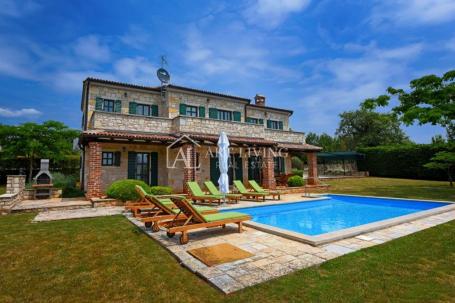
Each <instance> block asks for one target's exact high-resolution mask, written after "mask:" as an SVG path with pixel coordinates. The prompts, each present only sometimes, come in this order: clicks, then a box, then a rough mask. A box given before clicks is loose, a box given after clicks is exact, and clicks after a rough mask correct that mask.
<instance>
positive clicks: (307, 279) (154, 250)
mask: <svg viewBox="0 0 455 303" xmlns="http://www.w3.org/2000/svg"><path fill="white" fill-rule="evenodd" d="M351 181H352V182H351V183H350V184H351V185H352V184H356V183H357V182H362V183H364V182H366V181H365V180H364V179H355V180H351ZM343 182H344V181H343ZM400 182H401V181H400ZM335 183H336V185H335V186H336V187H337V189H336V190H338V191H341V190H342V187H341V186H342V184H340V183H339V181H335ZM352 186H353V188H354V189H356V188H357V186H354V185H352ZM368 186H369V185H367V184H366V183H364V184H363V185H358V187H365V190H366V192H362V193H363V194H371V193H370V192H369V191H370V190H369V187H368ZM401 186H404V185H401ZM412 186H414V185H412ZM436 187H439V185H438V186H436ZM354 189H353V190H354ZM358 191H359V189H358V188H357V189H356V191H354V192H353V193H360V192H358ZM433 191H434V190H433V189H431V188H430V189H429V190H428V195H424V196H420V198H432V197H434V195H435V194H434V193H433ZM449 193H451V191H449ZM379 194H381V193H379ZM440 194H441V193H440ZM389 195H390V194H389ZM439 198H441V197H439ZM33 216H34V214H20V215H9V216H2V217H0V302H88V301H90V302H249V301H252V302H254V301H259V302H314V301H317V302H396V301H405V302H434V301H439V302H447V301H451V300H453V298H454V297H455V233H454V232H453V231H454V230H455V221H452V222H449V223H447V224H444V225H439V226H436V227H434V228H431V229H427V230H425V231H422V232H419V233H416V234H413V235H410V236H407V237H404V238H400V239H397V240H394V241H391V242H388V243H386V244H384V245H379V246H375V247H371V248H368V249H364V250H361V251H358V252H355V253H352V254H349V255H345V256H343V257H340V258H337V259H334V260H332V261H329V262H326V263H324V264H322V265H321V266H318V267H313V268H309V269H305V270H301V271H298V272H295V273H293V274H290V275H288V276H285V277H281V278H278V279H275V280H271V281H269V282H266V283H263V284H260V285H257V286H253V287H250V288H247V289H244V290H242V291H239V292H236V293H234V294H231V295H227V296H225V295H223V294H221V293H220V292H218V291H217V290H215V289H214V288H212V287H211V286H209V285H208V284H207V283H206V282H204V281H202V280H201V279H199V278H198V277H197V276H196V275H194V274H191V273H190V272H189V271H187V270H186V269H184V268H182V267H180V266H179V265H178V264H177V262H176V261H175V259H173V258H172V257H171V255H170V254H169V253H168V252H167V251H165V250H164V249H163V248H161V247H160V246H159V245H158V244H157V243H156V242H154V241H153V240H151V239H149V238H148V237H147V236H145V235H144V234H143V233H141V232H140V231H139V230H138V229H136V228H135V227H134V226H133V225H131V224H130V223H129V222H128V221H127V220H126V219H125V218H123V217H121V216H114V217H103V218H94V219H81V220H70V221H56V222H47V223H33V224H32V223H30V220H31V219H32V218H33Z"/></svg>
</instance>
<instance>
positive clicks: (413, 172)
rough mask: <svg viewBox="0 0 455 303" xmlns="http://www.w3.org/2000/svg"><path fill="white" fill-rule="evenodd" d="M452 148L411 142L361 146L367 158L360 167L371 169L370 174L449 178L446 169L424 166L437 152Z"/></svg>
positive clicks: (360, 162)
mask: <svg viewBox="0 0 455 303" xmlns="http://www.w3.org/2000/svg"><path fill="white" fill-rule="evenodd" d="M446 150H451V151H454V150H455V148H454V147H453V146H451V147H449V146H448V145H433V144H409V145H392V146H377V147H367V148H361V149H359V150H358V152H360V153H363V154H364V155H365V158H364V159H363V160H359V162H358V168H359V170H362V171H369V172H370V176H376V177H392V178H407V179H423V180H447V174H446V172H444V171H437V170H430V169H427V168H425V167H423V165H424V164H426V163H428V162H429V161H430V158H431V157H433V156H434V154H436V153H437V152H440V151H446Z"/></svg>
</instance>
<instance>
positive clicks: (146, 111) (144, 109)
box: [136, 104, 150, 116]
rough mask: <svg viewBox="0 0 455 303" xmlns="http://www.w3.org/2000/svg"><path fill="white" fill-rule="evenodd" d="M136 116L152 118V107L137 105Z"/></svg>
mask: <svg viewBox="0 0 455 303" xmlns="http://www.w3.org/2000/svg"><path fill="white" fill-rule="evenodd" d="M136 115H142V116H150V105H145V104H137V105H136Z"/></svg>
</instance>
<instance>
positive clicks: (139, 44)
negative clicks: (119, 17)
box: [120, 25, 152, 49]
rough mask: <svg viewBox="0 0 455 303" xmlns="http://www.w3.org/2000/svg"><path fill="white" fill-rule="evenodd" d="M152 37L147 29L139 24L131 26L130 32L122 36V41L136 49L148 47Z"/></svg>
mask: <svg viewBox="0 0 455 303" xmlns="http://www.w3.org/2000/svg"><path fill="white" fill-rule="evenodd" d="M151 39H152V38H151V35H150V34H149V33H148V32H147V31H146V30H145V29H143V28H141V27H139V26H137V25H132V26H130V27H129V29H128V32H126V33H125V34H124V35H122V36H120V41H122V42H123V43H124V44H126V45H128V46H131V47H133V48H136V49H143V48H145V47H147V45H148V44H149V43H150V41H151Z"/></svg>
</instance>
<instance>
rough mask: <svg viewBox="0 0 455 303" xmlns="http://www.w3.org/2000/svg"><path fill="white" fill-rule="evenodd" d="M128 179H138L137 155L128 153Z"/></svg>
mask: <svg viewBox="0 0 455 303" xmlns="http://www.w3.org/2000/svg"><path fill="white" fill-rule="evenodd" d="M128 179H136V153H135V152H128Z"/></svg>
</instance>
